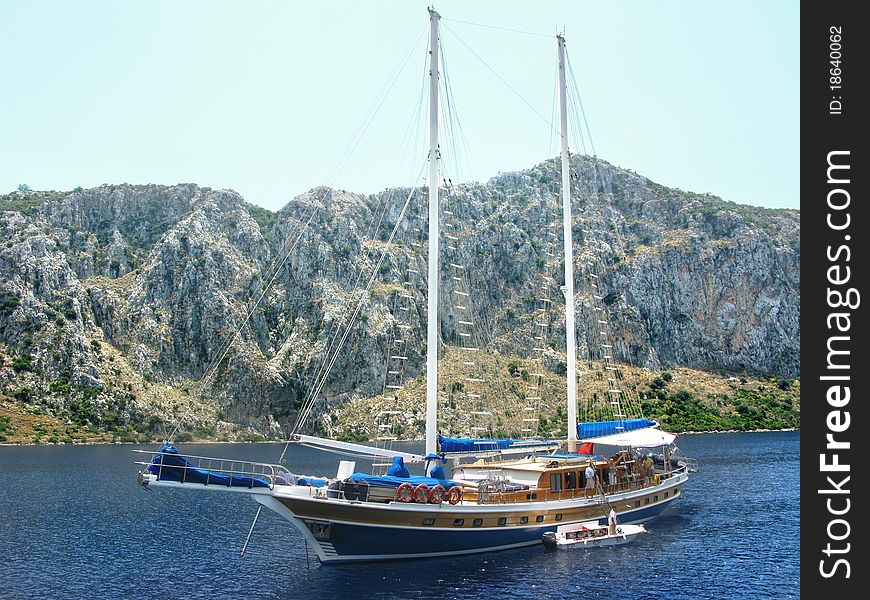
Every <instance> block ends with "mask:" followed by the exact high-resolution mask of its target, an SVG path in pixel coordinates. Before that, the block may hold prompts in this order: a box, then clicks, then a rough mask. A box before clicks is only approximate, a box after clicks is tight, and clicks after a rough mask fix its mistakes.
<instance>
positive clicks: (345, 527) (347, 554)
mask: <svg viewBox="0 0 870 600" xmlns="http://www.w3.org/2000/svg"><path fill="white" fill-rule="evenodd" d="M675 499H676V498H675ZM670 503H671V501H665V502H657V503H655V504H651V505H649V506H644V507H643V508H637V509H634V510H632V511H626V512H624V513H622V514H621V515H620V520H621V521H622V522H623V523H639V522H642V521H648V520H649V519H652V518H653V517H655V516H657V515H658V514H660V513H661V512H662V511H664V510H665V509H666V508H667V507H668V506H669V505H670ZM606 521H607V519H606V518H602V519H600V522H601V523H602V524H603V523H606ZM561 524H562V523H549V524H547V525H541V526H540V527H535V526H531V527H499V528H494V527H489V528H486V529H483V528H480V529H469V528H467V527H464V528H456V529H440V528H439V529H435V528H432V529H430V528H422V527H421V528H420V529H411V530H409V529H404V528H393V527H379V526H377V525H355V524H348V523H332V524H331V530H332V531H331V534H330V536H329V543H330V544H331V546H332V548H334V552H335V555H334V556H326V557H322V558H321V560H322V562H324V563H329V562H342V561H347V560H389V559H399V558H414V557H424V556H446V555H451V554H471V553H476V552H487V551H492V550H496V549H503V548H510V547H519V546H528V545H533V544H538V543H540V542H541V536H542V535H543V534H544V533H545V532H547V531H556V527H557V526H558V525H561ZM302 527H305V526H304V525H302ZM330 550H331V549H330ZM330 554H332V552H330Z"/></svg>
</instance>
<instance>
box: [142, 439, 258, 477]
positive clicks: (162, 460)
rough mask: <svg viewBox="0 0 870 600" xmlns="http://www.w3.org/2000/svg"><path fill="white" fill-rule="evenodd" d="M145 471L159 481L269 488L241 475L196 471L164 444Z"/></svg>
mask: <svg viewBox="0 0 870 600" xmlns="http://www.w3.org/2000/svg"><path fill="white" fill-rule="evenodd" d="M147 471H148V472H149V473H154V474H155V475H157V479H158V480H160V481H183V482H185V483H203V484H206V485H225V486H227V487H246V488H255V487H262V488H268V487H271V486H270V485H269V482H268V481H266V480H265V479H259V478H256V477H246V476H243V475H224V474H222V473H215V472H214V471H209V470H207V469H198V468H196V467H194V466H193V465H192V464H191V463H189V462H187V460H185V459H184V457H182V456H180V455H179V453H178V449H177V448H176V447H175V446H172V445H171V444H169V443H166V442H164V444H163V446H162V447H161V448H160V452H159V453H158V454H157V455H156V456H155V457H154V460H152V461H151V464H150V465H148V469H147Z"/></svg>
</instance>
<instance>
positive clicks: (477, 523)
mask: <svg viewBox="0 0 870 600" xmlns="http://www.w3.org/2000/svg"><path fill="white" fill-rule="evenodd" d="M481 525H483V519H475V520H474V521H472V522H471V526H472V527H480V526H481Z"/></svg>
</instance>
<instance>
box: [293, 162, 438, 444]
mask: <svg viewBox="0 0 870 600" xmlns="http://www.w3.org/2000/svg"><path fill="white" fill-rule="evenodd" d="M421 173H422V169H421ZM416 191H417V189H416V188H412V189H411V191H410V192H409V193H408V197H407V199H406V200H405V203H404V205H403V206H402V210H401V212H400V213H399V216H398V218H397V219H396V224H395V225H394V226H393V230H392V232H390V237H389V239H388V240H387V246H385V247H384V250H383V252H382V253H381V256H380V258H379V260H378V262H377V264H376V265H375V266H374V268H373V269H372V274H371V277H370V278H369V281H368V284H367V285H366V287H365V290H364V292H363V294H362V295H360V298H359V301H358V302H357V306H356V309H355V310H354V313H353V315H352V316H351V318H350V320H349V321H348V324H347V327H346V329H345V332H344V335H343V336H342V338H341V340H340V342H339V344H338V346H337V347H336V349H335V352H334V354H333V356H332V359H331V360H330V361H329V364H328V366H327V368H326V371H325V372H324V374H323V376H322V378H321V379H320V381H319V383H318V384H317V386H316V388H315V389H314V390H313V391H312V394H311V396H310V403H309V407H308V408H307V410H306V411H305V412H304V414H303V413H302V412H300V414H299V417H298V418H297V420H296V424H295V425H294V427H293V430H292V431H291V435H292V434H295V433H296V432H297V431H298V430H299V428H300V427H301V426H302V425H303V424H304V422H305V421H306V420H307V419H308V415H310V414H311V409H312V408H313V406H314V401H315V400H316V399H317V396H318V395H319V394H320V392H321V391H322V390H323V386H324V385H325V384H326V379H327V378H328V377H329V372H330V371H331V370H332V367H333V366H334V365H335V362H336V361H337V360H338V355H339V353H340V351H341V349H342V347H343V346H344V343H345V341H346V340H347V337H348V335H350V332H351V329H352V327H353V324H354V322H355V321H356V317H357V316H358V315H359V312H360V310H361V309H362V305H363V302H364V300H365V298H366V296H367V294H368V292H369V290H370V289H371V287H372V284H373V283H374V280H375V277H377V275H378V269H379V267H380V266H381V263H382V262H383V260H384V256H385V255H386V253H387V252H388V250H389V244H391V243H392V241H393V238H394V237H395V235H396V231H397V230H398V229H399V225H400V223H401V221H402V218H403V217H404V215H405V212H406V211H407V209H408V205H409V204H410V202H411V198H412V197H413V196H414V194H415V193H416ZM288 443H289V442H288ZM285 451H286V447H285ZM283 455H284V453H283V452H282V457H283Z"/></svg>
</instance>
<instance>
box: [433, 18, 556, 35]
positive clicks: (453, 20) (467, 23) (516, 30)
mask: <svg viewBox="0 0 870 600" xmlns="http://www.w3.org/2000/svg"><path fill="white" fill-rule="evenodd" d="M441 20H442V21H450V22H451V23H462V24H463V25H474V26H476V27H486V28H487V29H499V30H501V31H510V32H511V33H523V34H525V35H535V36H538V37H545V38H550V39H552V38H553V37H555V36H553V35H550V34H549V33H539V32H537V31H523V30H522V29H512V28H510V27H500V26H498V25H487V24H485V23H474V22H472V21H460V20H459V19H445V18H442V19H441Z"/></svg>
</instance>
